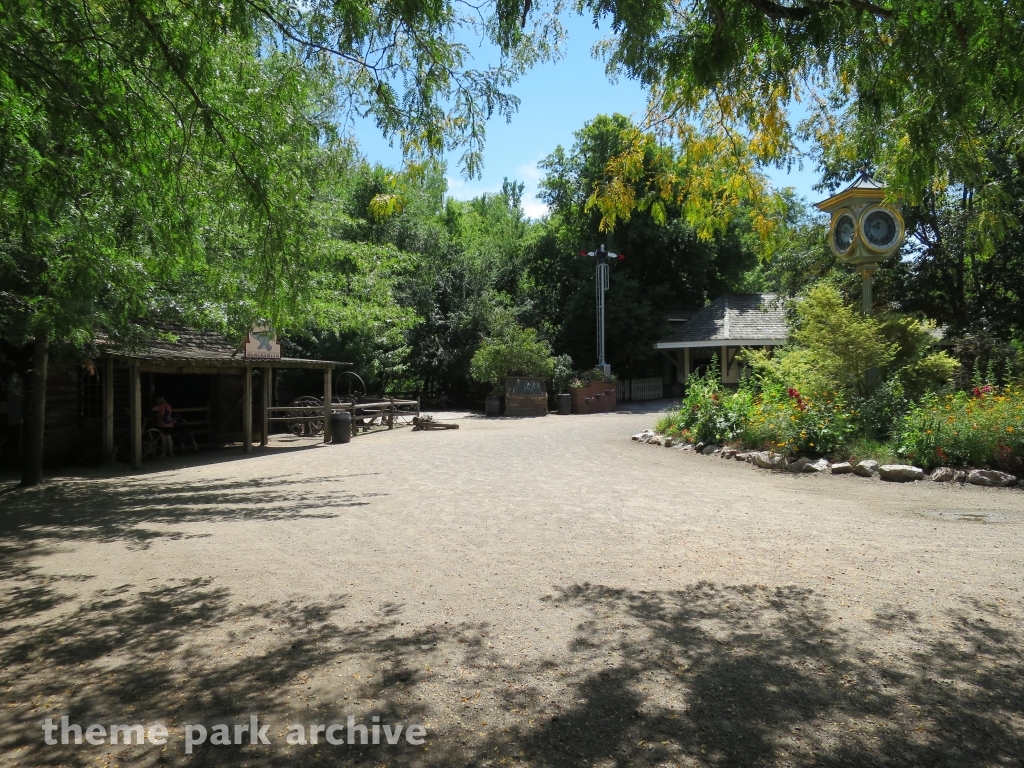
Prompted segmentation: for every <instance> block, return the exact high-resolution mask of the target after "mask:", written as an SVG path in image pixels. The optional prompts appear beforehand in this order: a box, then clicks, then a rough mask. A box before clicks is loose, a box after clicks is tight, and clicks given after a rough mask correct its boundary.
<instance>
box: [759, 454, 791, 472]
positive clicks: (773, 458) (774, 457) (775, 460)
mask: <svg viewBox="0 0 1024 768" xmlns="http://www.w3.org/2000/svg"><path fill="white" fill-rule="evenodd" d="M753 456H754V463H755V464H757V466H759V467H761V468H762V469H785V468H786V457H785V456H782V455H780V454H777V453H769V452H768V451H758V452H757V453H755V454H753Z"/></svg>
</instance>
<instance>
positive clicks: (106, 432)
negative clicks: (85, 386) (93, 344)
mask: <svg viewBox="0 0 1024 768" xmlns="http://www.w3.org/2000/svg"><path fill="white" fill-rule="evenodd" d="M102 376H103V461H106V462H110V461H113V460H114V358H112V357H108V358H107V359H106V360H104V361H103V373H102Z"/></svg>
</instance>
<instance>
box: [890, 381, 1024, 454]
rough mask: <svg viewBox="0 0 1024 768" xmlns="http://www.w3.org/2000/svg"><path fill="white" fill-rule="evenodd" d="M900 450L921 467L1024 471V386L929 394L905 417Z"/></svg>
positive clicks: (902, 425) (1016, 385)
mask: <svg viewBox="0 0 1024 768" xmlns="http://www.w3.org/2000/svg"><path fill="white" fill-rule="evenodd" d="M898 444H899V447H898V451H899V453H900V455H901V456H903V457H905V458H906V459H907V460H909V461H912V462H914V463H915V464H918V465H920V466H923V467H926V468H931V467H935V466H939V465H943V464H954V465H955V464H968V465H971V466H977V467H983V466H988V467H993V468H996V469H1002V470H1004V471H1006V472H1012V473H1014V474H1020V473H1021V472H1022V470H1024V385H1021V384H1011V385H1008V386H1006V387H1001V388H1000V387H991V386H985V387H975V388H974V390H973V391H972V392H955V393H950V394H945V395H939V394H931V395H926V396H925V397H924V398H923V399H922V400H921V402H920V403H918V404H917V405H915V406H913V407H911V409H910V411H909V412H908V413H907V415H906V416H905V417H904V418H903V421H902V424H901V427H900V433H899V440H898Z"/></svg>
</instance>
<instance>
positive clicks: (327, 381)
mask: <svg viewBox="0 0 1024 768" xmlns="http://www.w3.org/2000/svg"><path fill="white" fill-rule="evenodd" d="M324 442H325V443H329V442H331V369H330V368H324Z"/></svg>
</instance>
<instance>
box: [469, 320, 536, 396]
mask: <svg viewBox="0 0 1024 768" xmlns="http://www.w3.org/2000/svg"><path fill="white" fill-rule="evenodd" d="M554 366H555V358H553V357H552V356H551V347H549V346H548V345H547V343H546V342H543V341H540V340H539V339H538V338H537V331H535V330H534V329H533V328H522V327H520V326H519V325H518V324H517V323H516V321H515V318H514V317H513V316H512V313H511V312H509V311H508V310H504V309H501V310H498V311H497V312H495V316H494V319H493V320H492V322H491V328H490V334H489V335H488V336H487V337H486V338H485V339H484V340H483V342H481V344H480V347H479V348H478V349H477V351H476V353H475V354H474V355H473V359H472V360H471V361H470V364H469V370H470V373H471V374H472V376H473V378H474V379H476V380H477V381H480V382H486V383H488V384H490V385H491V386H492V387H493V388H494V391H500V390H501V388H502V386H503V385H504V382H505V377H506V376H543V377H544V378H549V377H550V376H551V374H552V371H553V370H554Z"/></svg>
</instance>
